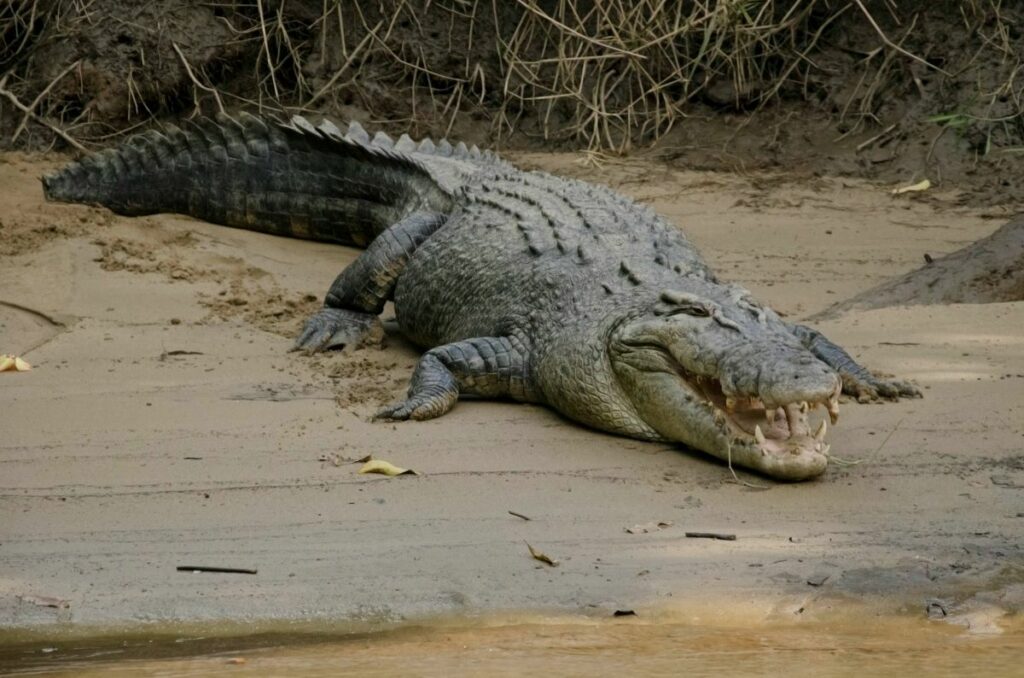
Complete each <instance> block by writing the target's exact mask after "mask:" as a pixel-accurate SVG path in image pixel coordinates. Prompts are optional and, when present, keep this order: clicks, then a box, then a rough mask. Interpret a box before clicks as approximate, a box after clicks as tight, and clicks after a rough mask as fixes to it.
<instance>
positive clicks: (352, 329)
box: [291, 307, 384, 353]
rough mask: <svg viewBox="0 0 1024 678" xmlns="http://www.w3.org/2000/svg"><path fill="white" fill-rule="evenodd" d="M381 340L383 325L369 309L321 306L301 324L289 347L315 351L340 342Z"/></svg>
mask: <svg viewBox="0 0 1024 678" xmlns="http://www.w3.org/2000/svg"><path fill="white" fill-rule="evenodd" d="M383 340H384V326H383V325H382V324H381V322H380V318H378V317H377V316H376V315H373V314H372V313H360V312H358V311H347V310H344V309H340V308H328V307H324V308H321V309H320V310H319V311H317V312H316V313H314V314H313V315H312V316H311V317H310V318H309V320H307V321H306V324H305V325H304V326H303V327H302V332H300V333H299V337H298V339H296V340H295V344H294V345H293V346H292V348H291V350H292V351H305V352H307V353H316V352H317V351H325V350H327V349H330V348H338V347H342V346H352V347H359V346H370V345H377V346H379V345H380V344H381V343H382V342H383Z"/></svg>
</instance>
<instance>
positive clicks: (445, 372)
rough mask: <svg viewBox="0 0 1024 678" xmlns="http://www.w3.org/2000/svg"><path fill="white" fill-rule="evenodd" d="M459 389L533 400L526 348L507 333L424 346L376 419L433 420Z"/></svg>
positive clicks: (449, 406) (450, 405)
mask: <svg viewBox="0 0 1024 678" xmlns="http://www.w3.org/2000/svg"><path fill="white" fill-rule="evenodd" d="M459 394H472V395H478V396H481V397H485V398H512V399H513V400H519V401H523V402H532V401H535V400H536V395H535V393H534V390H533V388H532V387H531V385H530V379H529V368H528V361H527V354H526V350H525V349H524V348H523V346H522V344H520V343H519V342H518V341H516V340H515V339H512V338H509V337H476V338H474V339H466V340H464V341H458V342H455V343H454V344H445V345H444V346H438V347H437V348H432V349H430V350H429V351H427V352H426V353H425V354H424V355H423V357H422V358H420V362H419V364H418V365H417V366H416V371H415V372H413V375H412V383H411V384H410V385H409V393H408V394H407V396H406V399H405V400H404V401H402V402H400V403H396V404H394V405H391V406H390V407H385V408H384V409H382V410H381V411H380V412H378V413H377V415H376V416H377V418H380V419H433V418H434V417H440V416H441V415H442V414H444V413H445V412H448V411H449V410H451V409H452V408H453V407H455V402H456V401H457V400H458V399H459Z"/></svg>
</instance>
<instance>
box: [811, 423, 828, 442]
mask: <svg viewBox="0 0 1024 678" xmlns="http://www.w3.org/2000/svg"><path fill="white" fill-rule="evenodd" d="M826 433H828V424H826V423H825V420H824V419H822V420H821V425H820V426H818V430H817V431H815V432H814V439H815V440H817V441H818V442H821V441H822V440H824V439H825V434H826Z"/></svg>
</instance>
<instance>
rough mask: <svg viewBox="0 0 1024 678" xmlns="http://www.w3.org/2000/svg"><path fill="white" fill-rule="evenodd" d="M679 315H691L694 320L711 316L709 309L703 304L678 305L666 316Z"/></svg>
mask: <svg viewBox="0 0 1024 678" xmlns="http://www.w3.org/2000/svg"><path fill="white" fill-rule="evenodd" d="M680 313H683V314H686V315H692V316H693V317H695V318H707V317H710V316H711V309H709V308H708V307H707V306H705V305H704V304H696V303H689V304H680V305H679V306H677V307H676V308H674V309H673V310H672V311H671V312H670V313H669V314H668V315H679V314H680Z"/></svg>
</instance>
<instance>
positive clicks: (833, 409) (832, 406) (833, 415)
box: [828, 396, 839, 425]
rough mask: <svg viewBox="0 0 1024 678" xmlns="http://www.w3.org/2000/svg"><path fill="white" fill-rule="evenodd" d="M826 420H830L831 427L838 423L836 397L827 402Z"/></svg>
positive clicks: (837, 400) (837, 401) (837, 402)
mask: <svg viewBox="0 0 1024 678" xmlns="http://www.w3.org/2000/svg"><path fill="white" fill-rule="evenodd" d="M828 418H829V419H831V420H832V424H833V425H835V423H836V422H837V421H839V398H837V397H836V396H832V397H831V398H829V400H828Z"/></svg>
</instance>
